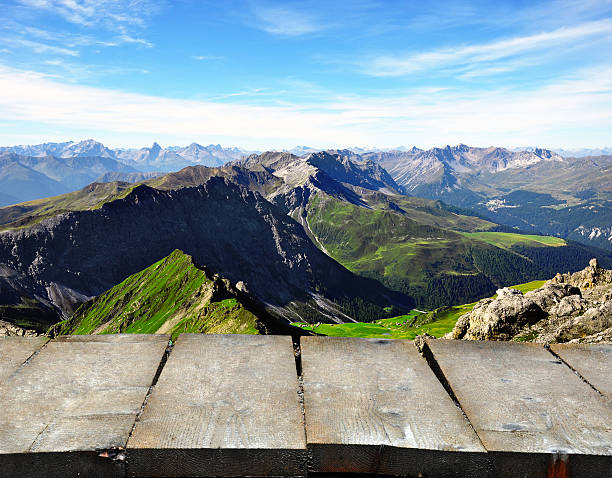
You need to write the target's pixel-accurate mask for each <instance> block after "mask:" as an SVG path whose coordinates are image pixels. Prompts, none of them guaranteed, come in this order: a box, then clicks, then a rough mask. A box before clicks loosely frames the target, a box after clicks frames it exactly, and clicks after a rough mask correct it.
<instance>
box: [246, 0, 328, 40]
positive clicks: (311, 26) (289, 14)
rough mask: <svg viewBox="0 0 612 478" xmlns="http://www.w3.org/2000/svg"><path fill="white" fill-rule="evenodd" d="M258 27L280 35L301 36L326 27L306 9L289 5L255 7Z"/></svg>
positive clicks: (255, 24) (254, 24) (255, 23)
mask: <svg viewBox="0 0 612 478" xmlns="http://www.w3.org/2000/svg"><path fill="white" fill-rule="evenodd" d="M253 13H254V14H255V17H256V18H255V21H254V22H253V23H252V25H253V26H255V27H256V28H258V29H260V30H263V31H265V32H268V33H272V34H274V35H279V36H301V35H306V34H309V33H315V32H318V31H320V30H322V29H324V28H325V26H324V25H323V24H322V23H320V22H319V21H317V20H316V19H315V17H314V16H313V15H312V14H311V13H308V12H306V11H303V10H301V9H298V8H290V7H288V6H263V5H258V6H256V7H254V8H253Z"/></svg>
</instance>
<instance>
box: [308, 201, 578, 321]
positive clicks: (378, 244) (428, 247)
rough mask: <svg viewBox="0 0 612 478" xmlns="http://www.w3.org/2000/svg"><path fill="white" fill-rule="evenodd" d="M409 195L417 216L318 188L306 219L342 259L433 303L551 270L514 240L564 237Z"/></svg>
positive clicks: (537, 243) (541, 243)
mask: <svg viewBox="0 0 612 478" xmlns="http://www.w3.org/2000/svg"><path fill="white" fill-rule="evenodd" d="M414 200H415V198H408V199H406V201H411V202H412V203H413V204H411V205H412V206H413V207H414V208H415V209H416V206H419V208H418V209H416V210H417V213H418V214H419V215H420V216H421V217H420V220H419V221H418V222H416V221H414V220H412V219H411V218H410V215H414V214H413V213H412V210H408V208H406V211H410V212H408V214H406V215H402V214H399V213H397V212H394V211H390V210H388V209H387V210H381V209H368V208H364V207H359V206H356V205H353V204H349V203H346V202H342V201H340V200H338V199H335V198H332V197H330V196H328V195H326V194H324V193H317V194H316V195H315V196H314V197H312V198H311V200H310V202H309V205H308V217H307V221H308V225H309V227H310V229H311V231H312V233H313V234H314V235H315V236H316V238H317V242H318V243H319V244H320V245H322V246H323V247H324V248H325V250H326V251H327V252H328V253H329V255H330V256H331V257H333V258H334V259H336V260H337V261H338V262H340V263H341V264H342V265H344V266H345V267H347V268H348V269H350V270H351V271H352V272H355V273H356V274H360V275H363V276H367V277H372V278H375V279H378V280H379V281H381V282H383V283H384V284H385V285H386V286H387V287H390V288H391V289H394V290H398V291H401V292H404V293H406V294H408V295H410V296H412V297H414V298H415V299H416V300H417V304H418V306H420V307H426V308H431V309H433V308H435V307H440V306H442V305H448V304H457V303H462V302H468V301H472V300H475V299H477V298H480V297H486V296H487V295H489V294H492V293H493V292H494V291H495V289H496V288H497V287H500V286H504V285H509V284H512V283H517V282H522V281H527V280H532V279H538V278H543V277H546V276H548V275H549V271H542V270H541V269H540V266H539V264H536V263H535V262H534V261H533V260H532V259H530V258H529V257H527V256H525V255H524V254H521V253H519V251H518V249H515V248H518V247H527V248H535V247H538V248H547V249H558V247H550V246H562V245H565V244H566V243H565V241H563V240H562V239H558V238H554V237H545V236H523V235H520V234H512V233H502V232H489V231H486V229H489V228H490V223H488V222H486V221H482V220H481V219H478V218H472V217H467V216H461V215H458V214H453V213H450V212H449V211H445V210H438V209H436V208H434V207H432V204H427V203H425V202H424V200H418V201H421V202H423V204H421V205H418V204H414ZM430 203H432V202H431V201H430ZM434 204H435V203H434ZM400 206H404V207H406V206H407V204H400ZM427 215H429V219H428V218H427ZM423 223H425V224H428V225H424V224H423ZM439 226H444V227H443V228H441V227H439ZM447 228H448V229H447ZM453 228H459V230H460V231H461V232H457V231H456V230H455V229H453ZM478 228H482V229H484V231H482V230H480V231H479V230H478Z"/></svg>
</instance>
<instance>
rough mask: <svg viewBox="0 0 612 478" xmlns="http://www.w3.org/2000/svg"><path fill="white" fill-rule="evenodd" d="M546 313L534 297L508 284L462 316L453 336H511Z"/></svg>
mask: <svg viewBox="0 0 612 478" xmlns="http://www.w3.org/2000/svg"><path fill="white" fill-rule="evenodd" d="M545 317H546V313H545V312H544V311H543V310H542V308H541V307H540V306H539V305H538V304H537V303H536V302H535V301H534V300H532V299H530V298H528V297H526V296H524V295H523V293H522V292H521V291H519V290H516V289H510V288H504V289H500V290H498V291H497V298H495V299H484V300H481V301H480V302H478V303H477V304H476V306H475V307H474V309H473V310H472V312H470V313H468V314H465V315H463V316H462V317H460V318H459V320H458V321H457V324H456V325H455V328H454V329H453V331H452V332H451V333H450V334H449V338H453V339H467V340H509V339H510V338H512V337H513V336H514V335H516V334H517V333H518V331H519V330H520V329H521V328H523V327H524V326H525V325H530V324H534V323H536V322H538V321H539V320H542V319H543V318H545Z"/></svg>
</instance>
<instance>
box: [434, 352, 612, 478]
mask: <svg viewBox="0 0 612 478" xmlns="http://www.w3.org/2000/svg"><path fill="white" fill-rule="evenodd" d="M425 353H426V355H429V357H430V360H432V361H435V364H436V365H434V367H435V366H438V367H439V369H440V371H441V373H442V374H443V376H444V378H445V380H447V382H448V385H449V387H450V388H451V389H452V392H453V393H454V395H455V396H456V397H457V399H458V400H459V403H460V404H461V407H462V408H463V410H464V411H465V413H466V415H467V417H468V418H469V420H470V421H471V423H472V425H473V426H474V428H475V430H476V433H478V436H479V437H480V439H481V441H482V443H483V444H484V446H485V448H486V449H487V450H488V451H489V452H490V453H489V455H490V456H491V460H492V461H491V462H492V464H493V466H494V467H495V468H494V469H495V472H494V476H499V477H523V476H524V477H538V478H539V477H547V476H572V477H574V476H589V477H607V478H609V476H610V475H609V472H610V470H611V469H612V459H611V457H612V428H611V424H612V408H611V407H610V403H609V402H608V401H607V400H606V399H605V398H604V397H602V396H601V395H600V394H598V393H597V392H596V391H594V390H593V389H592V388H591V387H589V386H588V385H587V384H586V383H584V382H583V381H582V380H581V379H580V378H579V377H578V376H577V375H576V374H575V373H573V372H572V370H571V369H570V368H569V367H567V366H566V365H565V364H564V363H563V362H561V361H560V360H558V359H556V357H555V356H554V355H552V354H551V353H550V352H548V351H547V350H545V349H544V347H543V346H541V345H538V344H526V343H512V342H480V341H462V340H429V341H427V344H426V348H425ZM555 462H557V464H555ZM562 469H566V470H567V472H568V473H570V474H569V475H565V474H559V475H551V474H550V473H560V471H559V470H562ZM555 470H557V471H555Z"/></svg>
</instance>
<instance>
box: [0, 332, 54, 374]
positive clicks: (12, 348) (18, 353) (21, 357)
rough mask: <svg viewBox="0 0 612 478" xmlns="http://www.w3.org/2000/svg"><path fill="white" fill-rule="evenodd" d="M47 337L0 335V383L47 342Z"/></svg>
mask: <svg viewBox="0 0 612 478" xmlns="http://www.w3.org/2000/svg"><path fill="white" fill-rule="evenodd" d="M47 340H49V339H47V337H15V336H11V337H0V383H2V382H4V381H5V380H6V379H8V378H9V377H10V376H11V375H12V374H13V373H14V372H15V370H17V369H18V368H19V367H20V366H21V365H22V364H23V363H24V362H25V361H26V360H28V358H30V357H31V356H32V355H33V354H34V353H35V352H36V351H37V350H39V349H40V348H41V347H42V346H43V345H45V343H46V342H47Z"/></svg>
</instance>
